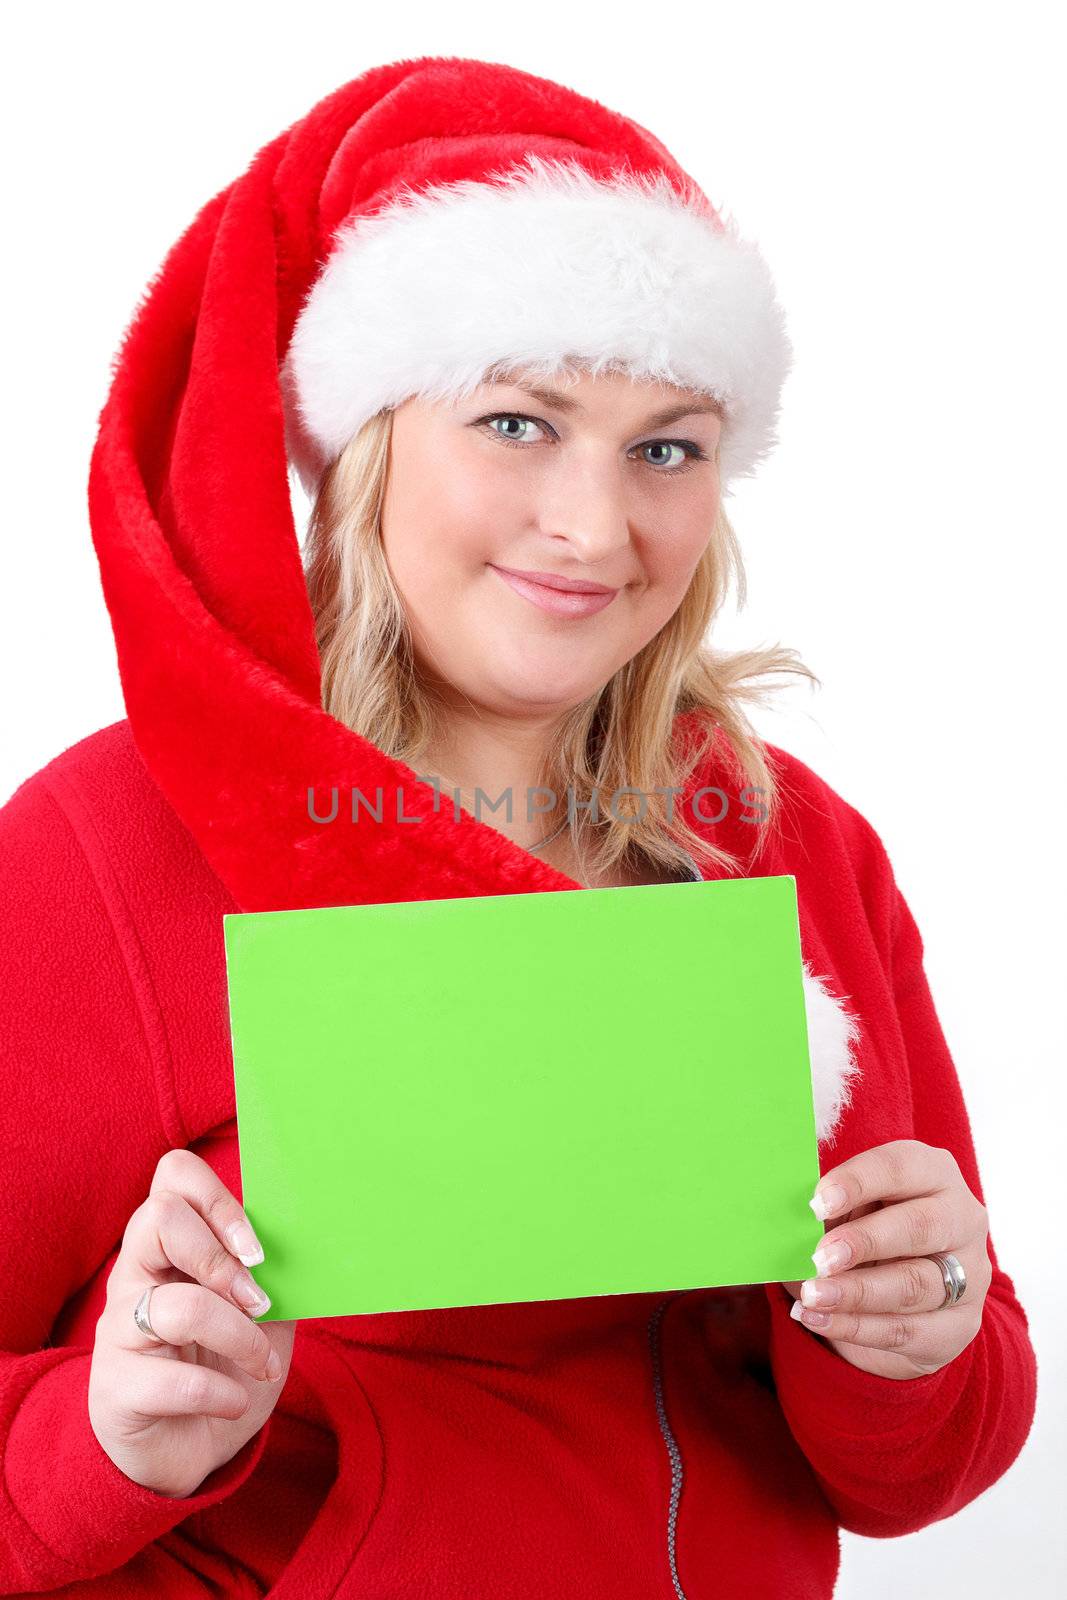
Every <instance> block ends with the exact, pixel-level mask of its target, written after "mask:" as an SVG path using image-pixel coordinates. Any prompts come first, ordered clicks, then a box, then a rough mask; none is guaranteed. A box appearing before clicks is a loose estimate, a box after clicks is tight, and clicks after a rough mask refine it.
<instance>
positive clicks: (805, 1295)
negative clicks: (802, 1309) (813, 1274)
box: [800, 1278, 841, 1307]
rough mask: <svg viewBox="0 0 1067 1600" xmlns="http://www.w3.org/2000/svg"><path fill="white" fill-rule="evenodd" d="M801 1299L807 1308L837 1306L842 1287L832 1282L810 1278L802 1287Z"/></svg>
mask: <svg viewBox="0 0 1067 1600" xmlns="http://www.w3.org/2000/svg"><path fill="white" fill-rule="evenodd" d="M800 1298H801V1300H802V1301H803V1303H804V1305H806V1306H812V1307H815V1306H823V1307H825V1306H836V1304H837V1302H838V1301H839V1300H840V1298H841V1285H840V1284H839V1283H834V1282H833V1281H832V1280H830V1281H826V1280H824V1279H821V1278H808V1279H806V1280H805V1281H804V1282H803V1283H802V1284H801V1285H800Z"/></svg>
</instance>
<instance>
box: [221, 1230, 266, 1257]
mask: <svg viewBox="0 0 1067 1600" xmlns="http://www.w3.org/2000/svg"><path fill="white" fill-rule="evenodd" d="M226 1243H227V1244H228V1245H229V1247H230V1249H231V1250H232V1251H233V1253H234V1255H235V1256H236V1257H237V1259H238V1261H243V1262H244V1264H245V1266H246V1267H258V1266H259V1263H260V1262H261V1261H262V1260H263V1246H262V1245H261V1244H260V1242H259V1240H258V1239H257V1238H256V1236H255V1234H254V1233H253V1231H252V1224H251V1223H250V1222H231V1223H230V1226H229V1227H228V1228H227V1229H226Z"/></svg>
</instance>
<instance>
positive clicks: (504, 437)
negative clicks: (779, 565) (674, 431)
mask: <svg viewBox="0 0 1067 1600" xmlns="http://www.w3.org/2000/svg"><path fill="white" fill-rule="evenodd" d="M498 422H505V423H515V422H517V423H519V424H520V425H521V426H522V428H524V429H526V428H530V427H534V428H543V427H544V426H545V424H544V423H542V422H540V421H538V419H537V418H536V417H528V416H526V415H525V414H524V413H523V412H521V411H496V412H494V413H493V414H492V415H491V416H488V417H479V419H478V421H477V422H476V423H475V424H474V426H475V427H477V428H483V427H488V429H489V431H490V432H491V433H492V435H493V437H494V439H499V441H500V443H501V444H505V445H510V446H515V447H518V448H519V449H522V448H524V447H525V446H526V445H528V444H529V443H531V442H533V441H531V440H530V439H528V438H527V436H526V435H525V434H524V433H518V434H517V433H516V432H514V431H512V432H511V433H510V434H505V433H503V432H502V431H501V429H499V428H497V427H496V426H495V424H496V423H498ZM634 449H635V450H677V451H680V452H681V458H680V460H679V458H677V457H676V458H675V464H674V465H673V466H667V465H665V464H663V463H661V462H657V461H646V465H647V466H650V467H652V468H653V469H654V470H655V471H656V472H658V473H659V475H660V477H661V478H663V477H677V476H678V474H679V473H682V472H686V471H688V469H689V467H690V466H692V464H693V462H694V461H707V459H708V457H707V454H706V452H705V451H704V450H702V449H701V447H700V445H698V444H694V443H693V441H692V440H691V439H650V440H649V441H648V442H647V443H646V444H638V445H635V446H634Z"/></svg>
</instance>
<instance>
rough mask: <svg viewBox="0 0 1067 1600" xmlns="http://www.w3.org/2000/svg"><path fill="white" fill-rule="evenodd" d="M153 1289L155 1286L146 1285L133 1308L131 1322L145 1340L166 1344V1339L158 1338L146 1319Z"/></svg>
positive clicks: (152, 1284) (151, 1284) (147, 1318)
mask: <svg viewBox="0 0 1067 1600" xmlns="http://www.w3.org/2000/svg"><path fill="white" fill-rule="evenodd" d="M155 1287H156V1286H155V1284H154V1283H150V1284H149V1285H148V1288H147V1289H146V1290H145V1292H144V1294H143V1295H142V1296H141V1298H140V1299H139V1300H138V1302H137V1304H136V1305H135V1306H134V1308H133V1320H134V1322H136V1324H137V1326H138V1327H139V1328H140V1330H141V1332H142V1333H143V1334H144V1335H145V1336H146V1338H149V1339H154V1340H155V1341H156V1343H157V1344H166V1342H167V1341H166V1339H163V1338H161V1337H160V1336H159V1334H158V1333H157V1332H156V1330H155V1328H153V1326H152V1324H151V1322H150V1321H149V1317H148V1305H149V1301H150V1300H151V1298H152V1290H153V1289H154V1288H155Z"/></svg>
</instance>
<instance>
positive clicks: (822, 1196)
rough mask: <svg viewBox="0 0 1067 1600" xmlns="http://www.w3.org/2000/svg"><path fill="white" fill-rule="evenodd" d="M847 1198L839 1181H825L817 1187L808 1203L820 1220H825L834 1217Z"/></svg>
mask: <svg viewBox="0 0 1067 1600" xmlns="http://www.w3.org/2000/svg"><path fill="white" fill-rule="evenodd" d="M847 1198H848V1196H847V1195H846V1194H845V1191H844V1189H842V1187H841V1185H840V1184H839V1183H825V1184H821V1185H820V1186H819V1188H817V1189H816V1191H815V1193H814V1195H813V1196H812V1198H811V1199H810V1200H809V1201H808V1205H809V1206H810V1207H811V1209H812V1210H813V1211H814V1213H815V1215H816V1216H817V1217H818V1219H819V1221H820V1222H825V1221H826V1218H827V1217H832V1216H833V1214H834V1212H835V1211H840V1210H841V1208H842V1206H843V1205H844V1203H845V1201H846V1199H847Z"/></svg>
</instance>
